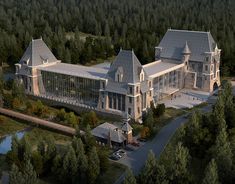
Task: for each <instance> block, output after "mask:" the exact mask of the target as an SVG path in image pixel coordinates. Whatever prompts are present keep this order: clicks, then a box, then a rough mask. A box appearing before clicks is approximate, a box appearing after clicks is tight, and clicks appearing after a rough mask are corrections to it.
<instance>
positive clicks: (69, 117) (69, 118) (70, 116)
mask: <svg viewBox="0 0 235 184" xmlns="http://www.w3.org/2000/svg"><path fill="white" fill-rule="evenodd" d="M66 121H67V123H68V124H69V125H72V126H73V127H76V126H77V125H78V118H77V117H76V116H75V114H74V112H70V113H68V114H66Z"/></svg>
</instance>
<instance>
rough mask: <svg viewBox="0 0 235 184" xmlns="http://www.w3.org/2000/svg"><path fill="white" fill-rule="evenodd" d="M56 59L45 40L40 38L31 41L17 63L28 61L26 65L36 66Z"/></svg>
mask: <svg viewBox="0 0 235 184" xmlns="http://www.w3.org/2000/svg"><path fill="white" fill-rule="evenodd" d="M56 61H57V59H56V57H55V56H54V55H53V53H52V52H51V51H50V49H49V48H48V47H47V45H46V44H45V42H44V41H43V40H42V39H37V40H32V41H31V43H30V44H29V46H28V48H27V49H26V51H25V53H24V55H23V57H22V58H21V59H20V62H19V63H20V64H23V63H28V66H38V65H42V64H43V63H44V62H48V63H53V62H56Z"/></svg>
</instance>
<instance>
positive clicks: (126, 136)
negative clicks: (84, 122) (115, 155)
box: [91, 122, 132, 147]
mask: <svg viewBox="0 0 235 184" xmlns="http://www.w3.org/2000/svg"><path fill="white" fill-rule="evenodd" d="M91 133H92V135H93V136H94V137H95V138H96V140H97V141H98V142H100V143H102V144H103V143H104V144H108V145H109V146H110V147H123V146H125V145H126V144H128V143H130V142H131V141H132V127H131V126H130V125H129V123H128V122H127V123H124V124H123V125H122V127H121V128H119V127H117V126H115V125H113V124H110V123H107V122H106V123H103V124H101V125H99V126H97V127H96V128H94V129H93V130H92V131H91Z"/></svg>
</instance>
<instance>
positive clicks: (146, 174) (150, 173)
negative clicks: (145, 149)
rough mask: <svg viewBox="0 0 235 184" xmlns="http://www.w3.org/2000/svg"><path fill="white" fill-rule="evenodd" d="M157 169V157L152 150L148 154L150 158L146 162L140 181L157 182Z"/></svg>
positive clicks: (146, 183) (143, 183) (143, 182)
mask: <svg viewBox="0 0 235 184" xmlns="http://www.w3.org/2000/svg"><path fill="white" fill-rule="evenodd" d="M155 169H156V157H155V155H154V153H153V151H152V150H151V151H150V152H149V154H148V158H147V160H146V162H145V165H144V168H143V171H142V173H141V175H140V182H141V183H142V184H150V183H154V182H155Z"/></svg>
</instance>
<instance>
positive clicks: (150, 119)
mask: <svg viewBox="0 0 235 184" xmlns="http://www.w3.org/2000/svg"><path fill="white" fill-rule="evenodd" d="M144 124H145V125H146V126H147V127H148V128H149V130H150V132H152V131H153V126H154V118H153V111H152V110H151V109H149V110H148V113H147V116H146V119H145V121H144Z"/></svg>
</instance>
